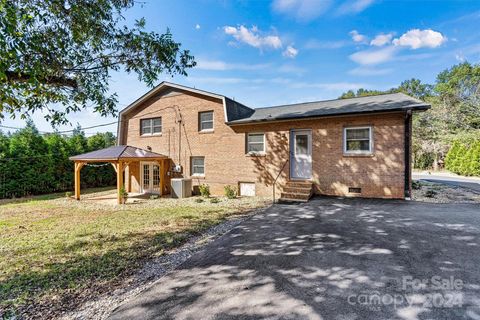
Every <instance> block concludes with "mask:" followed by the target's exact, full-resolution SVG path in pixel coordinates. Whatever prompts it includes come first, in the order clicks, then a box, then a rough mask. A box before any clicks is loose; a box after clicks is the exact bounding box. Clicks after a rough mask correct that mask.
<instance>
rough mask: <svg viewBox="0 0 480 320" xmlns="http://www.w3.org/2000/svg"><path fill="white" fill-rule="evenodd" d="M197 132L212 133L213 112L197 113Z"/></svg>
mask: <svg viewBox="0 0 480 320" xmlns="http://www.w3.org/2000/svg"><path fill="white" fill-rule="evenodd" d="M198 130H199V131H212V130H213V111H205V112H199V113H198Z"/></svg>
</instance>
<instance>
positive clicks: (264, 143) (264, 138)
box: [246, 132, 267, 155]
mask: <svg viewBox="0 0 480 320" xmlns="http://www.w3.org/2000/svg"><path fill="white" fill-rule="evenodd" d="M253 134H263V150H262V151H248V149H249V148H248V144H249V142H248V136H249V135H253ZM257 143H258V142H257ZM246 148H247V150H246V151H247V154H250V155H258V154H260V155H263V154H265V153H266V150H267V142H266V134H265V132H247V145H246Z"/></svg>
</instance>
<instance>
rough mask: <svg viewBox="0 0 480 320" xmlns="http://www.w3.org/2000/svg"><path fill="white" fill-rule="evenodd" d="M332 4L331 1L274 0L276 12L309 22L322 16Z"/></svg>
mask: <svg viewBox="0 0 480 320" xmlns="http://www.w3.org/2000/svg"><path fill="white" fill-rule="evenodd" d="M331 3H332V1H331V0H274V1H273V5H272V7H273V10H274V11H276V12H279V13H283V14H288V15H292V16H294V17H295V18H296V19H299V20H304V21H308V20H312V19H315V18H317V17H319V16H320V15H322V14H323V13H324V12H325V11H326V10H327V9H328V8H329V7H330V5H331Z"/></svg>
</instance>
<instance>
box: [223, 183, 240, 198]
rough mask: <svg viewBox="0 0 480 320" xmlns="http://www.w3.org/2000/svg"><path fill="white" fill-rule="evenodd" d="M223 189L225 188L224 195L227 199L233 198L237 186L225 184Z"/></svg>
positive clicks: (235, 195) (235, 194)
mask: <svg viewBox="0 0 480 320" xmlns="http://www.w3.org/2000/svg"><path fill="white" fill-rule="evenodd" d="M223 189H224V190H225V196H226V197H227V198H228V199H235V198H236V197H237V188H235V187H234V186H231V185H226V186H225V187H223Z"/></svg>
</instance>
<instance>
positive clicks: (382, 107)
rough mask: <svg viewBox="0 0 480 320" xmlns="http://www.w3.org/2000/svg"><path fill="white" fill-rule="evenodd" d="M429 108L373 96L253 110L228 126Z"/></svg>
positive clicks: (402, 97)
mask: <svg viewBox="0 0 480 320" xmlns="http://www.w3.org/2000/svg"><path fill="white" fill-rule="evenodd" d="M429 108H430V105H429V104H427V103H425V102H423V101H421V100H418V99H415V98H413V97H410V96H408V95H406V94H404V93H391V94H382V95H377V96H368V97H359V98H349V99H336V100H326V101H314V102H306V103H297V104H289V105H280V106H275V107H266V108H257V109H254V112H253V113H252V114H251V115H250V116H248V117H244V118H241V119H238V120H234V121H230V122H229V123H228V124H231V125H234V124H242V123H255V122H264V121H276V120H289V119H303V118H316V117H324V116H338V115H350V114H364V113H374V112H375V113H378V112H392V111H406V110H427V109H429Z"/></svg>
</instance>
